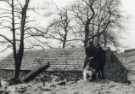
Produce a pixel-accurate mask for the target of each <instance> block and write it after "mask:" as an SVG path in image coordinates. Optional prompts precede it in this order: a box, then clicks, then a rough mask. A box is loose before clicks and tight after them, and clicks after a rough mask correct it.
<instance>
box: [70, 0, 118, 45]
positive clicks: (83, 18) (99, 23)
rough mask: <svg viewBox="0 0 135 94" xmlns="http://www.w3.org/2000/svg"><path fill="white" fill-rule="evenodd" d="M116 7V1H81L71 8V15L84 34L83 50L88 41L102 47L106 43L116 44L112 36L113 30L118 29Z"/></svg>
mask: <svg viewBox="0 0 135 94" xmlns="http://www.w3.org/2000/svg"><path fill="white" fill-rule="evenodd" d="M118 5H119V1H118V0H104V1H102V0H81V1H80V2H79V3H77V4H75V5H73V6H72V11H73V15H74V16H75V18H76V19H77V23H80V27H81V28H82V29H81V30H82V32H83V33H84V47H85V48H86V47H87V46H89V42H90V41H91V42H93V43H95V45H99V44H104V46H106V45H107V43H108V42H112V43H116V41H115V36H113V35H112V34H113V31H115V29H114V28H118V27H120V17H121V15H120V12H119V9H118ZM103 39H104V40H103Z"/></svg>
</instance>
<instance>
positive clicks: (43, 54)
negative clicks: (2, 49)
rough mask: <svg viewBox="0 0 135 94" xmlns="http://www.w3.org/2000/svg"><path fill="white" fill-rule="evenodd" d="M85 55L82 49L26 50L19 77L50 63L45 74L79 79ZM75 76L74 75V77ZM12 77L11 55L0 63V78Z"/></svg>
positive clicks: (12, 63)
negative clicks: (60, 74) (59, 74)
mask: <svg viewBox="0 0 135 94" xmlns="http://www.w3.org/2000/svg"><path fill="white" fill-rule="evenodd" d="M84 58H85V54H84V50H83V49H80V48H78V49H50V50H27V51H25V52H24V58H23V61H22V66H21V76H24V75H25V74H26V73H28V72H30V71H31V70H33V69H34V68H37V67H40V66H42V64H43V65H44V64H45V63H48V62H49V63H50V65H51V66H50V67H49V68H48V70H47V72H49V73H55V74H58V73H62V74H65V75H64V77H69V75H70V77H73V76H77V77H74V78H77V79H79V78H78V77H81V71H82V66H83V62H84ZM74 74H75V75H74ZM13 75H14V61H13V58H12V55H9V56H8V57H6V58H4V59H2V60H1V61H0V77H4V78H9V77H10V78H11V77H13Z"/></svg>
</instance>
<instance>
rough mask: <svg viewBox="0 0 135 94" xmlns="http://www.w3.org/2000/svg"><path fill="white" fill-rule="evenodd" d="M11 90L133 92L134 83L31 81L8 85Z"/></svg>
mask: <svg viewBox="0 0 135 94" xmlns="http://www.w3.org/2000/svg"><path fill="white" fill-rule="evenodd" d="M11 89H12V91H11V92H10V93H9V94H135V85H134V84H130V85H128V84H122V83H116V82H113V81H108V80H104V81H97V82H87V81H83V80H79V81H77V82H71V81H70V82H66V83H65V82H64V83H63V84H59V83H58V82H51V83H45V86H43V83H41V82H31V83H27V84H20V85H15V86H10V90H11Z"/></svg>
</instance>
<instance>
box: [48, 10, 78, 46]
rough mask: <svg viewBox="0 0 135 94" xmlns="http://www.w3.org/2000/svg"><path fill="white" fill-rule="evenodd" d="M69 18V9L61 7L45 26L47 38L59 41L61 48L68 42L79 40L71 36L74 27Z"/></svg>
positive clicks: (67, 44) (68, 44)
mask: <svg viewBox="0 0 135 94" xmlns="http://www.w3.org/2000/svg"><path fill="white" fill-rule="evenodd" d="M71 20H72V18H71V15H70V13H69V11H68V10H67V9H63V10H62V11H60V12H59V13H58V16H57V18H55V19H54V20H53V21H52V22H51V23H50V25H49V26H48V28H47V31H49V32H48V38H49V39H53V40H57V41H59V42H60V43H61V44H62V46H61V47H62V48H66V47H69V46H70V42H72V41H77V40H79V39H77V38H74V36H73V28H74V27H73V25H72V21H71Z"/></svg>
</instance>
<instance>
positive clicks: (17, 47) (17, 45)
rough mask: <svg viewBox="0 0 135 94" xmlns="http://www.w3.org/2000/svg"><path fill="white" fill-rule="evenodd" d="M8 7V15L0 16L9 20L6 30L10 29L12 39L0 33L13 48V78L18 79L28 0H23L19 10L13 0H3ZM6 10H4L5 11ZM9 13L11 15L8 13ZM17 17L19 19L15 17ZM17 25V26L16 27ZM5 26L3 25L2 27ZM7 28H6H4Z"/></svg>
mask: <svg viewBox="0 0 135 94" xmlns="http://www.w3.org/2000/svg"><path fill="white" fill-rule="evenodd" d="M5 2H6V3H7V4H8V5H9V7H10V8H11V11H10V9H7V10H8V14H9V15H8V16H2V18H4V17H5V19H7V20H11V21H10V23H11V26H10V25H9V26H7V27H8V30H10V31H11V34H12V39H11V38H8V37H7V36H5V35H2V34H1V35H0V36H1V37H2V38H3V39H5V40H6V41H7V42H8V43H10V44H11V46H12V48H13V57H14V62H15V76H14V80H16V81H17V80H19V74H20V68H21V63H22V59H23V54H24V35H25V25H26V23H27V22H26V18H27V10H28V6H29V2H30V0H25V3H24V5H22V6H21V7H20V9H21V10H20V11H18V7H15V6H17V5H16V2H17V1H16V2H15V1H14V0H12V1H11V2H10V1H5ZM7 10H6V11H7ZM10 14H11V15H10ZM17 18H19V19H17ZM16 20H19V21H20V23H18V22H17V21H16ZM17 26H19V28H17ZM4 28H5V27H4ZM5 29H7V28H5ZM18 32H19V34H20V38H18V36H17V33H18Z"/></svg>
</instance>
